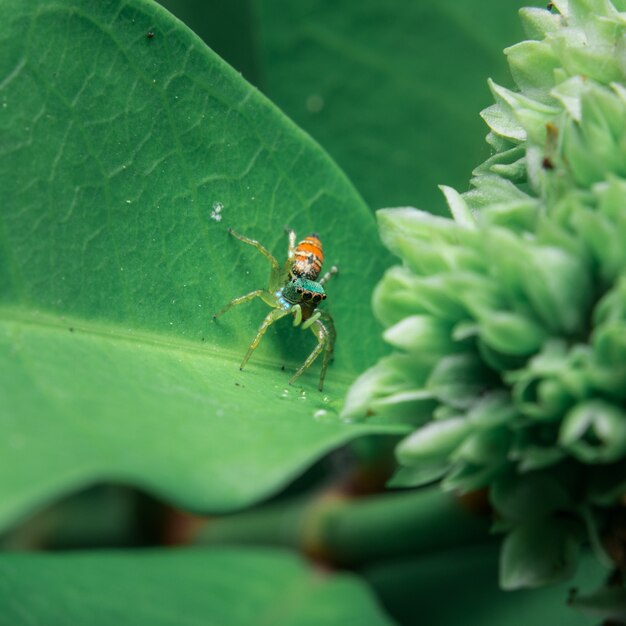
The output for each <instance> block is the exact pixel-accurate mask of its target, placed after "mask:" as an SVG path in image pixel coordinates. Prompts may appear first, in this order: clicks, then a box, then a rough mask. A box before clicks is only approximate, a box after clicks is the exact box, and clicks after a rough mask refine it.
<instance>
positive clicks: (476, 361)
mask: <svg viewBox="0 0 626 626" xmlns="http://www.w3.org/2000/svg"><path fill="white" fill-rule="evenodd" d="M553 4H554V7H555V12H554V13H552V12H549V11H545V10H542V9H524V10H522V12H521V16H522V19H523V22H524V24H525V26H526V30H527V32H528V35H529V37H531V39H530V40H529V41H524V42H522V43H520V44H517V45H515V46H512V47H511V48H509V49H508V50H506V51H505V52H506V54H507V57H508V61H509V65H510V67H511V71H512V74H513V76H514V78H515V80H516V83H517V87H518V91H511V90H508V89H505V88H503V87H500V86H499V85H497V84H495V83H492V84H491V88H492V92H493V94H494V96H495V99H496V104H495V105H493V106H492V107H490V108H488V109H486V110H485V111H484V112H483V118H484V119H485V121H486V122H487V123H488V124H489V126H490V129H491V132H490V133H489V135H488V138H487V139H488V142H489V143H490V145H491V146H492V147H493V149H494V154H493V155H492V156H491V157H490V158H489V159H488V160H487V161H486V162H485V163H484V164H483V165H481V166H480V167H479V168H477V169H476V171H475V173H474V174H475V178H474V179H473V181H472V187H473V189H472V190H471V191H469V192H467V193H465V194H462V195H459V194H458V193H456V192H455V191H454V190H452V189H450V188H447V187H444V188H443V191H444V193H445V195H446V198H447V200H448V204H449V207H450V211H451V213H452V215H453V217H452V218H442V217H435V216H432V215H430V214H427V213H424V212H420V211H417V210H413V209H391V210H386V211H381V212H379V214H378V219H379V225H380V229H381V235H382V238H383V241H384V242H385V244H386V245H387V247H388V248H389V249H390V250H391V251H392V252H394V253H395V254H396V255H398V256H400V257H401V258H402V260H403V262H404V263H403V265H402V266H398V267H394V268H392V269H391V270H389V271H388V272H387V274H386V275H385V277H384V278H383V280H382V281H381V283H380V284H379V285H378V287H377V289H376V292H375V295H374V309H375V311H376V313H377V316H378V318H379V319H380V320H381V321H382V322H383V324H384V325H385V326H386V327H387V330H386V331H385V335H384V336H385V339H386V340H387V342H388V343H390V344H391V345H392V346H394V347H395V348H397V349H398V350H399V352H398V353H396V354H394V355H392V356H389V357H385V358H384V359H382V360H381V361H380V362H379V363H378V364H377V365H376V366H375V367H374V368H373V369H371V370H370V371H368V372H367V373H365V374H364V375H363V376H362V377H361V378H360V380H359V381H358V382H357V383H356V384H355V386H354V387H353V388H352V390H351V392H350V396H349V400H348V403H347V406H346V408H345V414H346V415H348V416H351V417H359V416H365V415H366V414H368V413H369V414H374V415H378V416H380V415H384V414H387V415H390V414H393V415H394V416H398V415H401V416H404V417H406V418H407V419H412V420H413V421H414V423H415V426H416V427H417V429H416V430H415V432H413V434H411V435H410V436H408V437H407V438H406V439H405V440H404V441H403V442H401V443H400V444H399V446H398V449H397V456H398V459H399V461H400V463H401V465H402V466H403V469H401V470H400V471H399V472H398V474H397V475H396V477H395V478H394V480H393V483H394V484H395V485H396V486H409V485H412V486H415V485H419V484H423V483H425V482H430V481H432V480H434V479H441V480H442V485H443V487H444V488H445V489H450V490H460V491H465V492H467V491H471V490H475V489H480V488H485V487H488V488H489V494H490V499H491V502H492V504H493V506H494V509H495V511H496V513H497V515H498V518H497V522H496V527H497V529H498V530H500V531H504V532H506V538H505V540H504V544H503V548H502V553H501V569H500V581H501V584H502V585H503V586H504V587H505V588H511V589H513V588H519V587H535V586H540V585H545V584H547V583H551V582H554V581H556V580H561V579H564V578H568V577H570V576H571V575H572V572H573V571H574V570H575V567H576V561H577V558H578V553H579V549H580V546H581V544H582V543H583V542H585V541H587V542H590V543H591V544H592V545H593V546H594V547H595V548H596V551H597V553H598V555H599V557H600V558H601V559H602V560H604V561H608V560H609V559H608V556H607V554H606V551H607V550H608V552H609V555H610V556H611V557H612V558H613V566H614V568H615V569H616V572H617V573H620V572H622V570H623V567H624V561H623V557H622V556H621V554H622V553H621V550H622V547H621V545H622V544H621V542H622V541H623V540H622V539H621V537H622V535H621V534H620V533H623V531H622V530H621V528H622V508H621V507H622V502H621V498H622V497H623V494H624V490H625V487H626V485H625V478H624V467H625V465H624V463H625V461H626V411H625V410H624V397H625V396H624V389H626V369H625V361H624V359H625V352H624V345H625V344H624V338H625V337H626V326H625V320H626V317H625V310H626V309H625V302H626V301H625V299H624V294H625V293H626V292H625V290H624V284H625V283H624V281H625V279H626V256H625V255H624V252H623V251H624V245H623V242H624V235H625V231H624V224H625V223H626V221H625V217H624V216H625V215H626V213H625V212H624V207H625V206H626V200H625V198H626V180H625V179H624V176H625V175H626V143H625V137H626V89H625V87H624V85H625V84H626V70H625V68H624V66H623V65H622V64H621V61H620V58H621V57H620V56H619V54H618V53H617V51H618V50H620V49H621V46H622V45H623V43H622V42H623V38H624V35H625V34H626V22H625V21H624V14H623V13H620V12H619V11H620V10H623V9H624V8H625V7H624V6H622V3H619V2H614V3H610V2H576V1H570V2H569V3H561V2H555V3H553ZM431 416H432V417H431ZM616 516H617V517H616ZM619 579H620V580H621V577H620V578H619Z"/></svg>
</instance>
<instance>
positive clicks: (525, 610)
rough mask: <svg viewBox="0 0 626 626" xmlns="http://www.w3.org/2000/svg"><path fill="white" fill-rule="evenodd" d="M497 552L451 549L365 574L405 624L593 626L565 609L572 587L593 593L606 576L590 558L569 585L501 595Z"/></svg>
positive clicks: (495, 548) (492, 548) (476, 548)
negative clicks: (591, 590)
mask: <svg viewBox="0 0 626 626" xmlns="http://www.w3.org/2000/svg"><path fill="white" fill-rule="evenodd" d="M498 551H499V548H498V545H497V544H487V545H482V546H480V545H477V546H470V547H466V548H461V549H459V548H455V549H454V550H450V551H448V552H443V553H442V552H440V553H438V554H432V555H422V556H421V557H420V558H419V559H405V560H402V561H394V562H389V563H383V564H380V565H377V566H374V567H372V568H370V569H368V570H367V571H366V572H365V573H366V578H367V580H368V581H369V582H370V584H372V586H373V587H374V589H375V590H376V592H377V593H378V595H379V597H380V598H381V600H382V602H383V604H384V606H385V607H386V608H387V609H388V610H389V612H390V614H391V616H392V617H393V618H394V619H395V620H396V621H397V622H398V624H401V625H403V626H404V625H406V626H409V625H412V624H415V623H419V622H418V621H417V620H418V619H419V620H422V621H424V622H425V623H428V625H429V626H448V625H449V624H464V625H467V626H526V625H527V624H567V625H568V626H593V625H594V624H596V623H597V620H596V621H594V620H592V619H590V618H589V617H588V616H586V615H583V614H582V613H580V612H578V611H576V610H572V609H570V608H568V607H567V605H566V601H567V598H568V595H569V593H570V589H572V587H577V586H579V585H580V587H581V588H582V589H590V588H591V589H593V588H594V587H596V586H597V585H598V584H599V581H600V580H601V579H602V577H603V576H604V575H605V573H606V572H605V571H604V570H603V569H602V568H601V567H600V566H599V565H598V563H597V561H596V560H595V559H594V558H593V557H592V556H591V555H587V558H586V559H584V560H583V563H582V567H581V568H580V570H579V572H578V573H577V576H576V578H575V579H574V580H573V581H569V582H568V583H565V584H560V585H553V586H551V587H545V588H543V589H533V590H524V591H502V590H501V589H499V588H498V581H497V578H498V576H497V561H498ZM452 597H453V598H454V601H453V602H451V601H450V599H451V598H452ZM416 616H417V619H416Z"/></svg>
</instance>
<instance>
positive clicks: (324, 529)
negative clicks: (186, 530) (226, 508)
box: [196, 487, 489, 566]
mask: <svg viewBox="0 0 626 626" xmlns="http://www.w3.org/2000/svg"><path fill="white" fill-rule="evenodd" d="M488 526H489V520H488V519H486V518H484V517H480V516H477V515H475V514H472V513H470V512H468V511H467V510H465V509H464V508H463V506H462V505H461V504H460V502H459V500H457V499H455V498H453V497H452V496H449V495H446V494H442V493H441V492H440V490H439V488H438V487H434V488H429V489H422V490H418V491H409V492H400V493H389V494H384V495H379V496H374V497H368V498H361V499H357V500H354V499H347V498H346V497H345V495H343V494H341V493H335V492H331V493H324V494H323V495H321V496H320V497H318V498H315V499H313V500H311V499H304V498H298V499H294V500H291V501H288V502H281V503H277V504H274V505H270V506H266V507H262V508H259V509H256V510H252V511H248V512H246V513H242V514H238V515H234V516H229V517H225V518H220V519H217V520H214V521H212V522H210V523H209V524H208V525H207V526H206V527H205V528H204V529H203V530H202V531H201V532H200V533H199V534H198V536H197V538H196V540H197V542H198V543H202V544H255V545H259V544H261V545H272V546H284V547H290V548H295V549H298V550H301V551H302V552H304V553H306V554H308V555H310V556H312V557H314V558H316V559H318V560H323V561H325V562H327V563H331V564H333V565H341V566H359V565H363V564H365V563H370V562H373V561H378V560H382V559H389V558H394V557H401V556H402V557H404V556H409V555H415V554H424V553H428V552H433V551H437V550H441V549H446V548H452V547H458V546H461V545H467V544H471V543H475V542H482V541H487V540H488Z"/></svg>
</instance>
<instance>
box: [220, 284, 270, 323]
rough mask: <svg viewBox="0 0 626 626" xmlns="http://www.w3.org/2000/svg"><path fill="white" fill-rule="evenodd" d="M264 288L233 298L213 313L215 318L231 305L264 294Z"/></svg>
mask: <svg viewBox="0 0 626 626" xmlns="http://www.w3.org/2000/svg"><path fill="white" fill-rule="evenodd" d="M263 293H264V290H263V289H257V290H256V291H251V292H250V293H247V294H246V295H245V296H239V298H233V299H232V300H231V301H230V302H229V303H228V304H227V305H226V306H225V307H224V308H223V309H220V310H219V311H218V312H217V313H214V314H213V319H217V318H218V317H219V316H220V315H223V314H224V313H226V311H228V309H230V308H231V307H234V306H237V305H238V304H243V303H244V302H249V301H250V300H253V299H254V298H258V297H259V296H261V295H263Z"/></svg>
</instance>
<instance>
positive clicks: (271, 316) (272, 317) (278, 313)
mask: <svg viewBox="0 0 626 626" xmlns="http://www.w3.org/2000/svg"><path fill="white" fill-rule="evenodd" d="M289 313H290V311H289V309H273V310H271V311H270V312H269V313H268V314H267V315H266V316H265V319H264V320H263V323H262V324H261V325H260V326H259V330H258V331H257V333H256V336H255V338H254V339H253V340H252V343H251V344H250V347H249V348H248V351H247V352H246V356H244V357H243V361H242V362H241V365H240V366H239V369H240V370H242V369H243V368H244V366H245V364H246V363H247V362H248V359H249V358H250V357H251V356H252V353H253V352H254V351H255V350H256V348H257V346H258V345H259V343H260V341H261V339H263V335H264V334H265V331H266V330H267V329H268V328H269V327H270V326H271V325H272V324H273V323H274V322H277V321H278V320H279V319H280V318H281V317H285V315H289Z"/></svg>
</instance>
